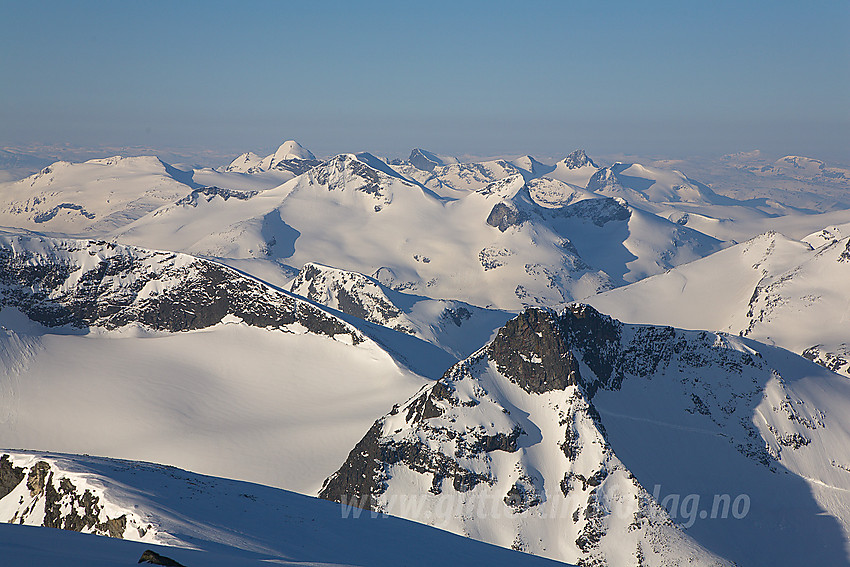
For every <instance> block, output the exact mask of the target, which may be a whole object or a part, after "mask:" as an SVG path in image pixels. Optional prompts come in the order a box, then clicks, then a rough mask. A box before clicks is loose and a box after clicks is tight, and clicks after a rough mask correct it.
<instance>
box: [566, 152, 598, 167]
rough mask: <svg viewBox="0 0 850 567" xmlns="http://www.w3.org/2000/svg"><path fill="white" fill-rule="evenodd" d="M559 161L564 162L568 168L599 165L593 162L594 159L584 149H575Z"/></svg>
mask: <svg viewBox="0 0 850 567" xmlns="http://www.w3.org/2000/svg"><path fill="white" fill-rule="evenodd" d="M558 163H561V164H563V165H564V167H565V168H567V169H580V168H582V167H587V166H590V167H593V168H598V167H599V166H597V165H596V164H595V163H593V160H592V159H590V158H589V157H588V156H587V154H586V153H585V151H584V150H575V151H573V152H572V153H570V154H569V155H568V156H567V157H565V158H564V159H562V160H561V161H560V162H558Z"/></svg>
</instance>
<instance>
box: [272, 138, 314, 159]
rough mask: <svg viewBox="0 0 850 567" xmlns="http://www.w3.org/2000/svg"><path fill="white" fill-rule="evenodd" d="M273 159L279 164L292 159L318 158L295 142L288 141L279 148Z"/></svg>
mask: <svg viewBox="0 0 850 567" xmlns="http://www.w3.org/2000/svg"><path fill="white" fill-rule="evenodd" d="M272 159H273V161H274V162H275V163H277V162H281V161H285V160H290V159H316V156H314V155H313V152H311V151H310V150H308V149H307V148H305V147H304V146H302V145H301V144H299V143H298V142H296V141H295V140H287V141H286V142H284V143H282V144H281V145H280V147H278V149H277V151H275V153H274V154H273V158H272Z"/></svg>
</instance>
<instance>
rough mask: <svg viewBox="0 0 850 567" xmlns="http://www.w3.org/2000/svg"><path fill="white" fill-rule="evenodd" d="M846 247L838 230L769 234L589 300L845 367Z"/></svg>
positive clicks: (640, 319)
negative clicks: (798, 236) (798, 235)
mask: <svg viewBox="0 0 850 567" xmlns="http://www.w3.org/2000/svg"><path fill="white" fill-rule="evenodd" d="M810 242H811V243H813V244H814V245H816V246H817V247H816V248H815V247H813V246H812V244H810ZM848 246H850V236H842V235H841V231H840V230H839V229H837V228H833V229H831V230H825V231H821V232H819V233H817V234H813V235H810V237H808V238H806V239H805V241H798V240H794V239H791V238H788V237H786V236H783V235H782V234H779V233H776V232H769V233H765V234H762V235H760V236H758V237H756V238H753V239H752V240H749V241H747V242H743V243H741V244H737V245H735V246H732V247H730V248H728V249H726V250H723V251H721V252H719V253H717V254H714V255H712V256H709V257H706V258H703V259H700V260H697V261H695V262H692V263H690V264H686V265H683V266H680V267H676V268H674V269H673V270H671V271H670V272H668V273H665V274H660V275H657V276H654V277H651V278H647V279H645V280H642V281H640V282H637V283H635V284H631V285H629V286H626V287H623V288H619V289H617V290H613V291H610V292H607V293H605V294H603V295H600V296H597V297H594V298H591V299H589V302H590V303H592V304H593V305H594V306H596V307H598V308H599V309H603V310H605V311H608V312H610V313H613V314H615V315H617V316H618V317H620V318H623V319H625V320H628V321H632V322H636V323H650V324H660V323H669V324H673V325H676V326H678V327H684V328H690V329H716V330H721V331H725V332H728V333H732V334H736V335H742V336H747V337H751V338H754V339H756V340H760V341H764V342H767V343H770V344H776V345H778V346H781V347H783V348H786V349H788V350H791V351H793V352H796V353H798V354H802V355H803V356H805V357H807V358H809V359H811V360H814V361H816V362H818V363H821V364H823V365H824V366H826V367H828V368H830V369H832V370H834V371H836V372H842V373H846V372H848V371H850V365H848V360H850V357H848V356H847V350H848V344H850V336H848V333H847V324H846V320H847V317H848V316H850V312H848V305H850V292H848V291H847V286H846V285H844V283H843V282H846V281H848V279H850V261H848V258H850V253H848V252H847V249H848ZM718 274H723V276H722V277H721V278H719V279H718V277H717V275H718Z"/></svg>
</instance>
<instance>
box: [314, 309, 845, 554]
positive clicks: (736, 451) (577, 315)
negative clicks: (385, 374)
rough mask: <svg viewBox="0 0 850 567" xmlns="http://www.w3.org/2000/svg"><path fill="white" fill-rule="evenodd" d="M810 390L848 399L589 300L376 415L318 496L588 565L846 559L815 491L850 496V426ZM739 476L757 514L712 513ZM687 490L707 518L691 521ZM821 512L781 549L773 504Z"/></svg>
mask: <svg viewBox="0 0 850 567" xmlns="http://www.w3.org/2000/svg"><path fill="white" fill-rule="evenodd" d="M802 376H811V377H812V378H811V380H807V379H803V378H801V377H802ZM807 382H811V384H814V383H815V382H819V383H820V384H821V386H822V387H823V388H825V389H826V390H828V391H829V392H830V394H829V396H834V397H839V398H841V399H845V400H846V399H848V396H850V386H848V385H847V384H846V383H844V381H842V380H841V379H840V378H839V377H837V376H835V375H830V374H829V373H828V372H827V371H825V370H823V369H818V368H817V367H816V366H814V365H810V364H808V363H806V362H805V361H802V359H800V358H799V357H794V356H793V355H790V354H788V353H785V354H782V353H778V352H776V350H775V349H771V348H770V347H765V346H763V345H759V344H758V343H753V342H750V341H746V340H744V339H740V338H738V337H732V336H729V335H723V334H714V333H707V332H694V331H681V330H677V329H674V328H672V327H652V326H637V325H626V324H623V323H620V322H619V321H617V320H615V319H612V318H610V317H608V316H606V315H603V314H601V313H599V312H598V311H596V310H595V309H593V308H590V307H587V306H585V305H578V304H577V305H572V306H570V307H569V308H568V309H566V310H565V311H564V312H563V313H561V314H558V313H556V312H554V311H551V310H547V309H527V310H526V311H524V312H523V313H521V314H520V315H518V316H517V317H515V318H514V319H511V320H510V321H508V322H507V323H506V324H505V326H504V327H502V328H501V329H500V330H499V331H498V333H497V335H496V336H495V338H494V339H493V340H492V341H491V342H490V343H489V344H488V345H487V346H486V347H484V348H482V349H481V350H479V351H477V352H476V353H474V354H473V355H472V356H470V357H469V358H468V359H467V360H465V361H463V362H460V363H458V364H457V365H455V366H454V367H453V368H451V369H450V370H449V371H448V372H446V373H445V375H444V376H443V377H442V378H441V379H440V380H439V381H437V382H435V383H432V384H429V385H426V386H424V387H423V388H422V389H421V390H420V391H419V392H418V393H417V394H416V395H414V396H413V397H411V398H410V399H409V400H407V401H406V402H404V403H401V404H398V405H396V406H395V407H394V408H393V409H392V411H390V412H389V413H388V414H386V415H384V416H383V417H382V418H380V419H378V420H377V421H376V422H375V423H374V424H373V426H372V427H371V428H370V429H369V431H368V432H366V434H365V436H364V437H363V438H362V439H361V441H360V442H359V443H358V444H357V445H356V446H355V447H354V449H353V450H352V451H351V453H350V454H349V456H348V459H347V460H346V461H345V462H344V463H343V465H342V466H341V467H340V469H339V470H338V471H337V472H336V473H335V474H334V475H332V476H331V477H329V478H328V479H327V481H326V482H325V484H324V486H323V489H322V491H321V492H320V496H321V497H323V498H327V499H330V500H335V501H341V502H344V503H347V504H353V505H358V506H362V507H365V508H371V509H376V510H383V511H387V512H390V513H392V514H397V515H401V516H403V517H407V518H410V519H414V520H417V521H421V522H425V523H430V524H432V525H437V526H440V527H443V528H445V529H449V530H451V531H454V532H457V533H463V534H469V535H472V536H473V537H478V538H481V539H483V540H485V541H489V542H492V543H496V544H498V545H502V546H511V547H514V548H515V549H522V550H525V551H528V552H531V553H534V554H540V555H543V556H546V557H551V558H553V559H558V560H562V561H569V562H575V563H578V564H580V565H612V566H631V565H634V564H635V561H636V560H637V562H638V563H637V564H639V565H640V564H658V565H677V564H696V565H729V564H732V562H735V564H755V563H758V562H759V561H762V560H765V559H766V558H768V557H769V558H770V561H771V562H782V563H783V564H787V565H793V564H795V561H801V560H804V558H805V557H806V554H807V553H809V551H808V548H807V547H806V545H805V543H806V542H809V543H811V540H812V539H813V538H814V539H818V540H819V541H820V543H819V544H818V546H819V547H818V549H819V553H823V557H828V558H831V559H832V560H833V561H835V560H837V559H840V558H841V557H843V556H844V553H845V552H844V537H843V536H842V535H841V532H840V530H839V529H837V525H834V524H835V517H836V515H837V514H839V515H840V511H841V510H842V509H843V508H842V507H843V506H844V504H843V503H844V502H847V500H848V498H847V497H846V496H845V495H844V492H841V491H838V492H836V491H833V490H830V489H826V488H824V489H819V490H817V491H816V493H815V495H814V496H813V494H812V487H817V486H820V483H823V484H824V485H825V484H827V483H838V484H836V485H834V486H838V485H840V486H841V487H842V488H841V490H843V487H845V486H848V485H850V482H848V481H847V480H846V478H845V479H842V478H840V477H839V476H837V475H836V471H835V467H834V466H833V465H831V464H830V461H829V460H828V457H825V456H824V455H826V454H827V453H823V454H822V453H820V451H822V450H823V448H824V447H827V446H832V447H837V445H836V444H835V439H837V437H833V436H838V437H841V438H842V439H846V438H847V434H846V431H847V429H846V422H847V418H846V417H844V414H843V413H841V412H839V413H833V412H831V411H830V410H829V407H831V402H828V401H827V400H828V399H829V397H828V396H827V397H825V396H824V395H823V393H822V392H821V390H819V389H817V388H816V389H814V390H811V389H809V387H808V385H807ZM782 400H785V401H784V402H783V401H782ZM658 438H661V439H663V441H661V442H660V443H659V442H658V441H657V439H658ZM837 450H839V451H840V453H841V454H842V455H843V456H842V457H840V459H846V458H847V455H848V453H847V449H846V447H844V448H842V449H837ZM829 458H832V459H835V457H834V456H831V455H830V457H829ZM693 461H697V462H698V463H699V466H698V467H694V466H693ZM833 462H835V461H834V460H833ZM804 463H805V464H804ZM815 463H816V464H815ZM727 468H728V469H729V470H727ZM730 470H731V471H734V472H730ZM789 473H790V474H789ZM798 475H800V476H798ZM801 476H802V477H805V478H808V479H813V480H812V484H811V485H804V484H803V481H802V478H801ZM743 478H746V479H747V480H746V481H744V484H745V485H746V487H747V488H746V489H747V490H748V491H749V492H747V493H746V495H745V496H743V497H741V496H740V495H739V494H736V496H731V495H730V496H729V500H730V501H731V500H732V498H733V497H737V498H738V500H739V502H740V501H742V499H745V500H746V501H747V503H748V507H747V512H748V513H749V514H750V515H752V516H753V517H752V518H748V520H747V522H741V521H736V520H735V518H734V517H729V515H728V512H727V513H726V515H724V516H720V515H719V514H718V512H717V510H716V509H715V511H714V512H710V510H711V506H712V497H714V498H716V497H717V495H720V494H723V493H726V494H730V493H731V489H732V487H735V486H738V487H741V486H742V484H741V482H742V480H743ZM775 490H785V491H787V492H783V494H785V499H784V500H783V503H782V504H780V505H777V503H776V498H775ZM711 491H715V492H714V495H712V494H711ZM670 492H672V493H674V494H675V493H677V492H678V493H681V494H680V497H679V499H676V501H675V504H674V505H673V506H671V504H670V503H671V500H670V499H669V498H666V497H662V496H664V495H666V494H668V493H670ZM681 495H688V498H689V499H691V500H694V501H696V502H698V501H699V500H700V498H703V499H705V500H707V502H704V503H703V504H702V505H699V504H698V506H701V507H702V508H703V509H706V513H705V514H702V513H701V512H700V508H694V509H693V510H691V511H690V512H687V513H686V512H683V511H682V510H683V509H680V508H679V504H680V502H681V499H680V498H681ZM724 498H725V497H724ZM750 499H751V500H750ZM815 499H816V500H817V504H815ZM839 500H840V501H841V502H839ZM750 504H751V506H750ZM715 506H716V504H715ZM822 506H825V507H826V508H827V509H828V510H829V512H828V513H829V514H830V515H831V519H827V520H826V521H825V522H823V523H822V524H821V526H820V527H814V526H811V525H810V524H808V523H804V524H802V525H800V526H799V527H798V528H797V529H796V530H794V531H793V533H788V534H786V537H784V538H783V539H782V541H777V539H776V537H775V534H776V530H777V529H781V526H782V525H783V522H785V521H786V520H785V519H783V518H784V516H783V515H782V514H779V515H777V507H779V508H781V509H782V510H783V511H786V510H787V511H788V512H789V513H793V514H795V515H797V517H798V518H799V514H803V515H804V516H805V517H806V518H807V519H808V520H807V521H808V522H816V523H817V522H821V520H819V519H818V518H823V516H821V515H822V514H823V509H822V508H821V507H822ZM803 510H805V511H803ZM783 513H784V512H783ZM709 514H713V515H711V516H709ZM740 515H741V514H739V513H738V512H736V516H740ZM744 515H745V514H744ZM709 519H710V521H709ZM676 524H679V526H677V525H676ZM804 526H805V527H804ZM799 530H805V531H806V533H805V534H803V533H802V532H801V531H799ZM846 531H847V530H846V528H845V533H846ZM801 545H802V547H801Z"/></svg>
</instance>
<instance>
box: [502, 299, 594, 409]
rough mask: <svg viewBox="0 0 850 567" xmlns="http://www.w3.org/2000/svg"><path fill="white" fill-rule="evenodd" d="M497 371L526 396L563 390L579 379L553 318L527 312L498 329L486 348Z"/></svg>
mask: <svg viewBox="0 0 850 567" xmlns="http://www.w3.org/2000/svg"><path fill="white" fill-rule="evenodd" d="M489 356H490V360H492V361H494V362H495V363H496V365H497V367H498V368H499V372H501V373H502V374H504V375H505V376H506V377H508V378H509V379H510V380H511V381H512V382H515V383H516V384H518V385H519V386H520V387H521V388H522V389H523V390H525V391H526V392H529V393H535V394H542V393H543V392H548V391H550V390H563V389H564V388H566V387H567V386H570V385H573V384H576V383H577V381H578V380H579V368H578V361H577V360H576V359H575V357H574V356H573V354H572V352H571V351H570V345H569V344H568V343H567V341H566V338H565V337H564V336H563V335H562V333H561V328H560V325H559V324H558V319H557V315H555V314H554V313H553V312H551V311H545V310H542V309H527V310H526V311H524V312H523V313H521V314H520V315H519V316H517V317H516V318H514V319H511V320H510V321H508V322H507V323H506V324H505V326H504V327H502V328H501V329H500V330H499V332H498V334H497V335H496V337H495V338H494V339H493V342H492V343H491V344H490V347H489Z"/></svg>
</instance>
